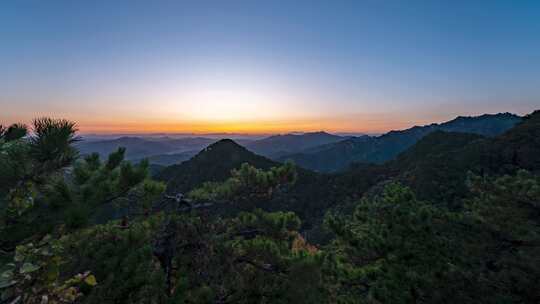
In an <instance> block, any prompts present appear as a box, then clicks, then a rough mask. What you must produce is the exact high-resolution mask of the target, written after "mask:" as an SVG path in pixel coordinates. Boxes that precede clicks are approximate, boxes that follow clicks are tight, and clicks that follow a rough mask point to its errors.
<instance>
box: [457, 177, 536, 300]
mask: <svg viewBox="0 0 540 304" xmlns="http://www.w3.org/2000/svg"><path fill="white" fill-rule="evenodd" d="M469 186H470V187H471V191H472V192H473V193H474V196H473V197H472V198H470V199H469V200H467V203H466V206H467V209H468V211H469V212H470V214H471V216H472V217H473V219H474V220H476V223H477V224H478V225H479V226H481V227H482V229H483V230H482V232H483V233H482V234H481V235H480V237H481V238H480V237H479V239H478V240H477V243H476V247H477V250H478V252H479V256H478V260H479V261H480V262H479V264H480V266H479V267H480V269H481V270H482V272H481V273H482V276H481V279H482V281H483V282H485V284H484V286H483V289H484V290H486V294H489V295H490V297H492V298H494V302H495V300H496V299H507V301H508V302H510V301H511V302H515V303H534V302H538V301H539V300H540V292H539V291H538V288H537V282H538V281H539V280H540V260H539V258H538V257H540V228H539V227H540V220H539V217H538V214H539V212H540V177H538V176H534V175H532V174H530V173H529V172H527V171H524V170H520V171H518V172H517V173H516V174H515V175H511V176H510V175H505V176H501V177H497V178H482V177H479V176H474V175H470V176H469Z"/></svg>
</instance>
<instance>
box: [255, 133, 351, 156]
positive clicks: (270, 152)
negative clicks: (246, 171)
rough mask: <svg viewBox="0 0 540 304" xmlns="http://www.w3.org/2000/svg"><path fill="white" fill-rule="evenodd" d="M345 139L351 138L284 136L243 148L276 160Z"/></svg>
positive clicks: (305, 135) (266, 139) (320, 135)
mask: <svg viewBox="0 0 540 304" xmlns="http://www.w3.org/2000/svg"><path fill="white" fill-rule="evenodd" d="M347 138H352V137H350V136H349V137H343V136H338V135H333V134H329V133H326V132H311V133H303V134H285V135H274V136H270V137H267V138H263V139H260V140H255V141H253V142H249V143H247V144H246V145H245V146H246V148H248V149H249V150H251V151H253V152H255V153H257V154H260V155H263V156H266V157H270V158H278V157H280V156H283V155H287V154H291V153H296V152H300V151H304V150H306V149H310V148H313V147H317V146H320V145H325V144H331V143H335V142H338V141H342V140H344V139H347Z"/></svg>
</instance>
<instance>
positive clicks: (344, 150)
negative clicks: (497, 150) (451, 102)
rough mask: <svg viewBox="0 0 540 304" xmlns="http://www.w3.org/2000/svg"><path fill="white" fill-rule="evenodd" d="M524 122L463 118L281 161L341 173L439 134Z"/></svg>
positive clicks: (507, 117)
mask: <svg viewBox="0 0 540 304" xmlns="http://www.w3.org/2000/svg"><path fill="white" fill-rule="evenodd" d="M521 120H522V118H521V117H519V116H517V115H514V114H510V113H500V114H484V115H481V116H476V117H464V116H460V117H457V118H455V119H453V120H451V121H448V122H445V123H441V124H430V125H425V126H415V127H412V128H410V129H406V130H401V131H390V132H388V133H386V134H383V135H381V136H378V137H369V136H362V137H355V138H348V139H345V140H342V141H339V142H336V143H330V144H327V145H324V146H320V147H316V148H312V149H311V150H305V151H303V152H302V153H296V154H291V155H286V156H282V157H280V158H279V159H278V160H280V161H284V160H287V159H290V160H293V161H294V162H295V163H296V164H298V165H299V166H301V167H304V168H307V169H312V170H315V171H320V172H332V171H339V170H344V169H346V168H347V167H348V166H350V165H351V164H352V163H354V162H362V163H383V162H385V161H388V160H391V159H394V158H395V157H396V156H397V155H398V154H399V153H401V152H403V151H405V150H406V149H407V148H409V147H411V146H412V145H414V144H415V143H416V142H418V140H420V139H421V138H423V137H424V136H426V135H428V134H430V133H432V132H434V131H437V130H441V131H447V132H462V133H471V134H479V135H483V136H495V135H498V134H501V133H503V132H504V131H506V130H508V129H510V128H512V127H513V126H514V125H515V124H517V123H518V122H520V121H521Z"/></svg>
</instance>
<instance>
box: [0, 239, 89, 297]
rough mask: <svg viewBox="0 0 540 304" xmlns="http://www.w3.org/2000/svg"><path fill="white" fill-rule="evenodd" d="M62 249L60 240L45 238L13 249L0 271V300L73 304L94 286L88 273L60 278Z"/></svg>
mask: <svg viewBox="0 0 540 304" xmlns="http://www.w3.org/2000/svg"><path fill="white" fill-rule="evenodd" d="M63 251H64V248H63V246H62V243H61V241H58V240H54V239H53V238H52V237H51V236H50V235H46V236H45V237H44V238H43V239H41V240H40V241H39V242H37V243H36V244H34V243H28V244H25V245H19V246H17V248H16V251H15V255H14V257H13V261H11V262H10V263H7V264H6V265H4V266H3V268H2V269H0V293H1V299H2V300H3V301H13V303H16V302H18V301H22V302H23V303H44V301H46V302H47V303H74V302H75V301H76V300H77V299H78V298H80V297H81V296H82V295H83V294H82V290H83V288H85V289H86V290H87V291H88V292H90V291H91V289H92V288H93V287H94V286H96V285H97V281H96V278H95V277H94V275H92V274H91V273H90V272H89V271H86V272H84V273H79V274H76V275H74V276H72V277H71V278H62V277H61V276H60V272H61V269H62V267H63V265H64V264H65V263H66V261H65V260H64V259H63Z"/></svg>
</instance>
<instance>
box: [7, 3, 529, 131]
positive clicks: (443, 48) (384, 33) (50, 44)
mask: <svg viewBox="0 0 540 304" xmlns="http://www.w3.org/2000/svg"><path fill="white" fill-rule="evenodd" d="M0 108H1V110H0V122H3V123H9V122H13V121H19V120H20V121H25V122H27V121H29V120H30V119H31V118H32V117H35V116H39V115H52V116H55V117H66V118H69V119H73V120H76V121H78V122H79V125H80V127H81V129H82V130H83V131H89V132H90V131H99V132H113V131H143V132H144V131H156V130H167V131H195V132H205V131H248V132H263V131H268V132H274V131H275V132H277V131H280V132H281V131H287V130H290V131H293V130H294V131H298V130H319V129H326V130H329V131H368V132H369V131H371V132H379V131H385V130H389V129H396V128H405V127H408V126H411V125H414V124H424V123H428V122H432V121H442V120H446V119H451V118H452V117H454V116H456V115H474V114H480V113H484V112H488V113H493V112H502V111H509V112H514V113H519V114H524V113H527V112H530V111H532V110H533V109H536V108H540V1H510V0H508V1H405V0H403V1H382V0H381V1H360V0H356V1H330V0H329V1H269V0H268V1H192V2H187V1H186V2H183V1H54V0H50V1H24V0H20V1H2V2H1V3H0Z"/></svg>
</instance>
